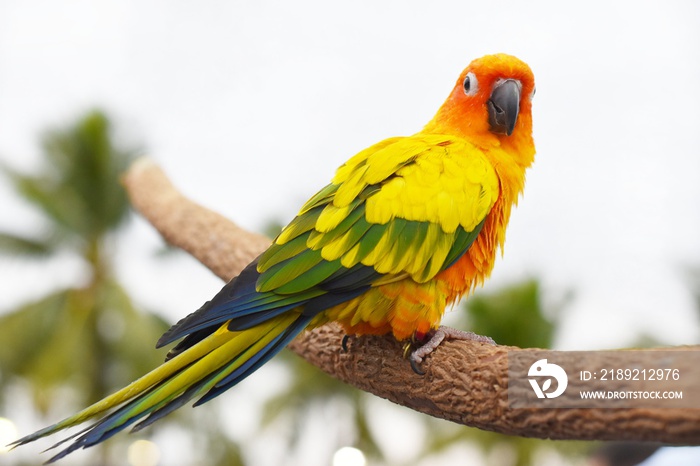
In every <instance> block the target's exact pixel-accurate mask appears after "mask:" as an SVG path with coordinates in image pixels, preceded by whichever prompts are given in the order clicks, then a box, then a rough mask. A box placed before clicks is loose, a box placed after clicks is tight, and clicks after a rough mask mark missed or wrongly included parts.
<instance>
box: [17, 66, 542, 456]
mask: <svg viewBox="0 0 700 466" xmlns="http://www.w3.org/2000/svg"><path fill="white" fill-rule="evenodd" d="M534 93H535V83H534V78H533V75H532V72H531V70H530V68H529V67H528V65H526V64H525V63H523V62H522V61H520V60H519V59H517V58H515V57H513V56H509V55H504V54H497V55H488V56H485V57H482V58H479V59H477V60H474V61H473V62H472V63H470V64H469V66H468V67H467V68H466V69H465V70H464V71H463V72H462V73H461V75H460V76H459V79H458V80H457V83H456V85H455V87H454V89H452V91H451V92H450V95H449V96H448V97H447V100H446V101H445V103H444V104H443V105H442V106H441V107H440V109H439V110H438V112H437V114H436V115H435V117H434V118H433V119H432V120H430V121H429V122H428V124H427V125H425V127H424V128H423V129H422V130H421V131H419V132H418V133H416V134H414V135H413V136H408V137H394V138H389V139H385V140H383V141H381V142H379V143H377V144H374V145H373V146H371V147H369V148H367V149H365V150H363V151H361V152H360V153H358V154H357V155H355V156H354V157H352V158H351V159H350V160H348V161H347V162H346V163H345V164H344V165H342V166H341V167H340V168H339V169H338V170H337V172H336V173H335V176H334V177H333V179H332V180H331V183H330V184H329V185H327V186H326V187H324V188H323V189H321V190H320V191H319V192H318V193H317V194H316V195H315V196H313V197H312V198H311V199H310V200H309V201H308V202H307V203H306V204H304V206H303V207H302V208H301V210H300V211H299V214H298V215H297V216H296V217H295V218H294V219H293V220H292V221H291V222H290V223H289V224H288V225H287V226H286V227H285V228H284V229H283V230H282V232H281V233H280V234H279V236H278V237H277V238H276V239H275V240H274V242H273V243H272V245H271V246H270V247H269V248H268V249H267V250H266V251H265V252H263V253H262V254H261V255H260V256H259V257H258V258H257V259H256V260H255V261H253V262H252V263H251V264H249V265H248V266H247V267H246V268H245V269H244V270H243V271H242V272H241V274H240V275H239V276H238V277H236V278H234V279H233V280H231V281H230V282H229V283H228V284H227V285H226V286H224V288H223V289H222V290H221V291H220V292H219V293H218V294H217V295H216V296H214V298H213V299H212V300H211V301H209V302H207V303H206V304H205V305H204V306H202V308H201V309H199V310H197V311H196V312H194V313H192V314H191V315H189V316H187V317H186V318H184V319H182V320H181V321H180V322H178V323H177V324H176V325H174V326H173V327H172V328H171V329H170V330H168V331H167V332H166V333H165V334H164V335H163V336H162V337H161V339H160V340H159V341H158V346H159V347H160V346H163V345H167V344H169V343H172V342H175V341H178V340H179V343H178V344H177V345H176V346H175V347H174V348H173V349H172V350H171V351H170V353H169V354H168V356H167V359H166V362H165V363H163V364H162V365H161V366H160V367H158V368H156V369H154V370H153V371H152V372H150V373H148V374H146V375H145V376H143V377H142V378H140V379H139V380H137V381H135V382H133V383H132V384H131V385H129V386H127V387H125V388H123V389H122V390H120V391H118V392H116V393H114V394H112V395H110V396H108V397H106V398H105V399H103V400H102V401H99V402H97V403H95V404H94V405H92V406H90V407H88V408H86V409H85V410H83V411H81V412H79V413H78V414H76V415H74V416H72V417H69V418H67V419H65V420H63V421H61V422H59V423H57V424H54V425H52V426H49V427H47V428H45V429H42V430H40V431H38V432H36V433H34V434H31V435H29V436H27V437H24V438H22V439H20V440H18V441H17V442H15V445H19V444H25V443H27V442H31V441H34V440H36V439H38V438H40V437H44V436H46V435H49V434H53V433H55V432H57V431H59V430H62V429H65V428H67V427H70V426H74V425H77V424H81V423H83V422H85V421H87V420H89V419H91V418H94V417H98V416H101V418H100V419H99V420H98V421H97V422H96V423H95V424H93V425H91V426H89V427H88V428H87V429H85V430H84V431H82V432H81V433H79V434H78V435H76V436H74V437H72V438H71V439H72V443H71V444H70V445H69V446H68V447H67V448H66V449H64V450H63V451H61V452H60V453H59V454H57V455H56V456H54V457H53V458H51V460H50V461H55V460H57V459H59V458H62V457H63V456H65V455H67V454H68V453H70V452H72V451H74V450H76V449H79V448H86V447H89V446H92V445H95V444H97V443H99V442H102V441H103V440H105V439H107V438H109V437H111V436H112V435H114V434H115V433H117V432H119V431H121V430H122V429H124V428H126V427H127V426H130V425H132V424H134V423H136V422H138V424H136V425H135V429H140V428H142V427H144V426H146V425H149V424H151V423H152V422H154V421H156V420H158V419H160V418H162V417H163V416H165V415H166V414H168V413H170V412H172V411H174V410H175V409H177V408H179V407H180V406H182V405H184V404H185V403H187V402H188V401H190V400H191V399H193V398H198V400H197V402H196V403H195V405H198V404H202V403H204V402H206V401H209V400H211V399H212V398H214V397H216V396H218V395H220V394H221V393H223V392H224V391H226V390H227V389H229V388H231V387H232V386H234V385H236V384H237V383H238V382H240V381H241V380H243V379H244V378H245V377H247V376H248V375H250V374H251V373H253V372H254V371H255V370H256V369H258V368H259V367H260V366H261V365H263V364H264V363H265V362H266V361H268V360H269V359H270V358H271V357H273V356H274V355H275V354H277V353H278V352H279V351H280V350H281V349H282V348H284V346H285V345H287V343H289V342H290V341H291V340H292V339H293V338H294V337H295V336H296V335H298V334H299V333H300V332H302V331H303V330H304V329H308V328H313V327H316V326H319V325H322V324H325V323H327V322H331V321H335V322H339V323H340V324H341V325H342V327H343V328H344V329H345V331H346V332H347V334H350V335H362V334H388V333H391V334H393V335H394V337H396V339H397V340H401V341H404V340H411V339H418V340H424V339H426V336H430V335H432V334H435V333H436V332H435V331H436V330H437V329H438V327H439V324H440V320H441V317H442V315H443V313H444V311H445V307H446V306H447V305H448V304H450V303H453V302H454V301H455V300H457V299H458V298H460V297H461V296H463V295H465V294H466V293H469V292H470V291H471V290H473V288H474V287H475V286H476V285H478V284H481V283H482V282H483V281H484V279H485V278H486V277H487V276H488V275H489V274H490V272H491V269H492V267H493V264H494V260H495V257H496V252H497V250H499V249H501V250H502V248H503V244H504V240H505V228H506V224H507V223H508V218H509V216H510V211H511V207H512V206H513V205H514V204H515V203H516V202H517V199H518V196H519V195H520V193H521V192H522V190H523V185H524V182H525V170H526V169H527V168H528V167H529V166H530V165H531V163H532V162H533V159H534V154H535V147H534V144H533V140H532V116H531V99H532V97H533V95H534ZM443 337H444V335H443V334H440V335H437V334H436V335H435V337H434V339H433V343H428V345H427V346H426V347H427V348H428V350H427V351H426V350H425V349H424V348H426V347H423V348H419V349H418V350H416V352H415V353H414V355H413V356H412V359H413V360H414V362H415V361H418V362H420V360H421V359H422V357H423V356H425V354H426V353H427V352H429V351H430V349H432V348H433V347H434V346H436V344H435V341H439V339H441V338H443ZM477 338H478V336H477ZM421 350H423V351H421Z"/></svg>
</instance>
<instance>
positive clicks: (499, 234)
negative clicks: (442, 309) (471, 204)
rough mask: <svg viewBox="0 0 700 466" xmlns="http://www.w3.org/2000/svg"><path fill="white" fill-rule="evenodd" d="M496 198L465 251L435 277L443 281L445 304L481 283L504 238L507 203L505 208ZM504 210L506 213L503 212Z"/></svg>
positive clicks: (455, 299)
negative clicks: (478, 231)
mask: <svg viewBox="0 0 700 466" xmlns="http://www.w3.org/2000/svg"><path fill="white" fill-rule="evenodd" d="M505 207H506V206H504V202H503V198H502V197H501V198H499V200H498V201H497V202H496V204H495V205H494V206H493V209H492V210H491V212H490V213H489V214H488V216H487V217H486V220H485V221H484V226H483V228H482V230H481V233H479V236H477V238H476V240H475V241H474V243H473V244H472V245H471V247H470V248H469V249H468V250H467V252H466V253H465V254H464V255H463V256H462V257H460V258H459V259H458V260H457V261H456V262H455V263H454V264H453V265H452V266H450V267H448V268H447V269H445V270H443V271H442V272H440V273H439V274H438V275H437V276H436V277H435V279H436V280H437V281H438V282H442V283H443V284H444V290H445V292H446V294H447V304H451V303H453V302H455V301H457V300H458V299H459V298H461V297H462V296H464V295H466V294H469V293H471V292H472V291H473V290H474V288H476V286H478V285H482V284H483V283H484V280H486V278H488V276H489V275H490V274H491V270H493V265H494V262H495V260H496V253H497V251H498V249H499V248H500V247H502V245H503V241H504V240H505V229H506V224H507V222H508V216H509V213H510V206H507V207H508V208H505ZM504 210H507V211H508V212H504Z"/></svg>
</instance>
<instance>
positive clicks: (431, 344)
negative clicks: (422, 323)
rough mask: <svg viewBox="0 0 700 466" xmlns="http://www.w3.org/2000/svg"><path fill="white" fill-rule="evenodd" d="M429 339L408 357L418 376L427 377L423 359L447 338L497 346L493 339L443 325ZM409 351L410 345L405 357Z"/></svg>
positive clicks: (430, 334)
mask: <svg viewBox="0 0 700 466" xmlns="http://www.w3.org/2000/svg"><path fill="white" fill-rule="evenodd" d="M427 337H428V338H429V339H428V341H426V342H425V343H423V345H421V347H420V348H417V349H415V350H414V351H413V352H412V353H411V354H410V356H408V360H409V361H410V363H411V368H412V369H413V372H415V373H416V374H418V375H425V372H424V371H423V370H422V369H421V368H420V364H421V363H422V362H423V359H424V358H425V357H426V356H428V355H429V354H430V353H432V352H433V351H435V348H437V347H438V346H440V343H442V341H443V340H444V339H445V338H448V339H450V340H469V341H478V342H481V343H487V344H489V345H495V344H496V342H495V341H493V338H491V337H487V336H483V335H477V334H476V333H474V332H465V331H464V330H457V329H455V328H452V327H444V326H442V325H441V326H440V327H438V329H437V330H435V331H434V332H431V333H429V334H428V335H427ZM409 349H410V343H409V344H408V345H407V346H406V348H405V349H404V355H405V354H407V353H408V350H409Z"/></svg>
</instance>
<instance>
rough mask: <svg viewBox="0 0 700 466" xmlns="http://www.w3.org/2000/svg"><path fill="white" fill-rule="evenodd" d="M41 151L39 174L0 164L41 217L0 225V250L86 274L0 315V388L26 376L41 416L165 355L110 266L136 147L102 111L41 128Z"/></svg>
mask: <svg viewBox="0 0 700 466" xmlns="http://www.w3.org/2000/svg"><path fill="white" fill-rule="evenodd" d="M42 148H43V155H44V158H43V160H42V162H43V165H42V166H41V167H40V170H39V172H38V173H37V174H31V175H30V174H24V173H20V172H18V171H15V170H14V169H12V168H10V167H8V166H3V167H0V168H2V171H3V172H4V174H5V175H6V176H7V177H8V178H9V180H10V181H11V182H12V184H13V186H14V187H15V188H16V190H17V192H18V193H19V194H20V195H21V196H22V197H23V198H24V199H25V200H26V201H28V202H29V203H30V204H31V205H32V206H33V207H34V208H35V209H37V210H38V211H39V212H41V213H42V214H43V217H44V220H45V224H46V226H45V233H44V234H40V235H35V236H26V235H17V234H13V233H9V232H2V233H0V252H2V253H5V254H12V255H14V256H17V257H19V258H35V259H40V260H47V259H50V258H52V257H53V256H56V255H58V254H59V253H61V254H66V253H68V254H70V255H74V256H78V257H80V258H81V259H82V261H83V263H84V264H85V266H86V269H87V270H88V271H89V273H88V274H87V277H86V278H83V279H81V278H79V277H76V284H75V285H74V286H71V287H69V288H65V289H59V290H57V291H54V292H52V293H50V294H49V295H48V296H45V297H41V298H37V299H36V300H35V301H33V302H30V303H27V304H24V305H21V306H20V307H19V308H17V309H14V310H9V311H7V312H5V313H3V315H2V316H0V341H2V347H3V351H2V352H0V389H3V390H1V391H0V393H4V392H5V390H4V389H5V388H7V387H8V386H9V385H11V384H13V383H15V382H17V381H18V380H23V381H27V382H29V384H28V385H26V384H25V386H28V387H29V389H30V391H31V393H30V396H31V399H32V401H33V403H34V405H35V406H36V408H37V409H38V411H39V412H40V413H41V414H46V413H47V412H48V410H49V408H50V407H51V406H55V405H56V404H57V403H56V402H57V400H58V398H57V396H58V395H59V391H60V390H62V389H65V388H66V387H70V388H73V389H75V395H76V399H75V402H76V404H78V405H80V406H83V405H85V404H87V403H92V402H94V401H96V400H99V399H101V398H102V397H104V396H105V395H107V394H109V393H110V392H111V391H113V390H114V389H116V388H120V387H121V386H123V385H124V384H125V383H128V382H130V381H131V380H133V379H135V378H137V377H139V376H141V375H143V374H144V373H145V372H147V371H148V370H150V369H152V368H153V367H155V366H157V365H158V364H160V363H161V362H162V360H163V357H164V354H161V353H159V352H156V351H154V350H153V346H154V343H155V341H156V340H157V339H158V337H159V336H160V335H161V334H162V333H163V332H164V331H165V330H166V329H167V328H168V324H167V323H166V322H165V321H163V320H162V319H161V318H159V317H158V316H157V315H156V314H154V313H146V312H140V311H138V310H137V309H136V307H135V306H134V303H133V301H132V300H131V298H130V297H129V294H128V293H127V292H126V290H125V289H124V288H123V287H122V286H121V284H120V283H119V282H118V280H117V279H116V277H115V275H114V270H113V268H114V254H115V243H116V242H115V234H116V233H117V232H118V231H119V230H120V229H121V227H123V226H124V224H125V222H126V220H127V218H128V213H129V202H128V199H127V196H126V192H125V191H124V189H123V188H122V186H121V185H120V183H119V176H120V175H121V173H122V172H123V171H124V170H125V169H126V167H127V166H128V164H129V163H130V162H131V161H132V160H133V157H134V154H135V151H134V150H133V149H131V148H125V147H122V146H121V145H119V144H117V143H116V142H115V138H114V135H113V129H112V125H111V123H110V121H109V119H108V118H107V116H106V115H105V114H104V113H102V112H100V111H92V112H90V113H88V114H87V115H85V116H84V117H82V118H80V119H79V120H78V121H77V122H76V123H75V124H73V125H71V126H69V127H67V128H65V129H59V130H53V131H49V132H47V133H46V134H45V135H44V137H43V138H42ZM40 279H41V278H40V277H37V280H40ZM81 281H82V282H81ZM0 396H1V395H0ZM72 408H73V407H71V408H69V409H72ZM62 414H67V413H66V412H63V413H62ZM220 440H221V439H220V438H218V439H217V441H220ZM121 441H123V440H121ZM103 445H105V447H103V446H102V445H101V446H100V447H98V448H100V449H101V450H100V457H101V464H108V462H109V458H110V456H109V455H108V453H107V450H106V448H107V447H108V446H109V445H110V442H105V444H103ZM219 450H221V449H219ZM125 453H126V451H125V450H124V455H120V456H121V457H123V456H125ZM219 456H220V457H222V456H227V457H228V458H227V460H225V461H222V462H221V463H217V459H216V458H214V459H212V460H211V461H209V462H207V463H206V464H237V463H240V456H239V454H238V451H237V449H236V448H231V449H227V451H225V452H223V451H222V453H221V455H219ZM221 459H222V458H219V460H221ZM120 463H122V462H121V461H120Z"/></svg>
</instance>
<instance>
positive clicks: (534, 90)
mask: <svg viewBox="0 0 700 466" xmlns="http://www.w3.org/2000/svg"><path fill="white" fill-rule="evenodd" d="M535 92H537V88H536V87H533V88H532V93H531V94H530V101H532V99H534V98H535Z"/></svg>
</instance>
